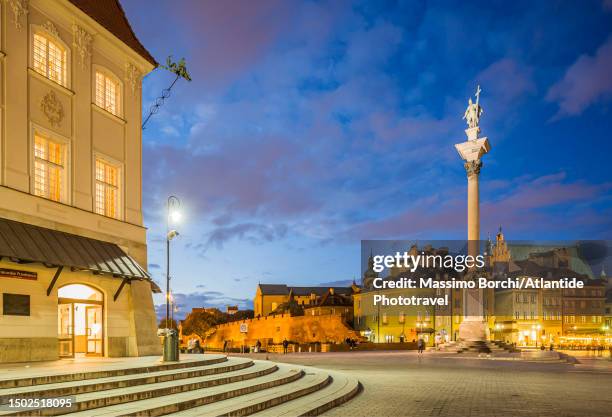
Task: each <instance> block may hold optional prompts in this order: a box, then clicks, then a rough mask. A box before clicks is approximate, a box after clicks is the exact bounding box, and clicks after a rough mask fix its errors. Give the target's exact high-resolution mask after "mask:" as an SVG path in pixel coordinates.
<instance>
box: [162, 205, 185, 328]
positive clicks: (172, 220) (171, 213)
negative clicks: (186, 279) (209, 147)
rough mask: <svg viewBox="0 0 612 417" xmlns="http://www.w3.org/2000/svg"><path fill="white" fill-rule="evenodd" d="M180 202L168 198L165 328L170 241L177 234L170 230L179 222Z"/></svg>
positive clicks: (167, 312) (168, 296) (168, 316)
mask: <svg viewBox="0 0 612 417" xmlns="http://www.w3.org/2000/svg"><path fill="white" fill-rule="evenodd" d="M180 208H181V200H179V199H178V197H176V196H173V195H171V196H170V197H168V203H167V210H168V213H167V217H166V231H167V234H166V328H168V319H169V318H170V241H171V240H172V239H174V238H175V237H177V236H178V235H179V233H178V232H177V231H176V230H175V229H170V227H171V226H174V225H175V224H176V223H177V222H178V221H179V220H180V217H181V215H180V211H179V210H180Z"/></svg>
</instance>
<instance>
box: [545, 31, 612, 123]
mask: <svg viewBox="0 0 612 417" xmlns="http://www.w3.org/2000/svg"><path fill="white" fill-rule="evenodd" d="M611 72H612V38H610V39H608V41H607V42H606V43H604V44H603V45H602V46H600V47H599V49H597V51H596V52H595V55H581V56H580V57H579V58H578V59H577V60H576V62H574V63H573V64H572V65H571V66H570V67H569V69H568V70H567V71H566V73H565V76H564V77H563V79H562V80H560V81H559V82H557V83H556V84H554V85H553V86H552V87H550V89H549V90H548V94H547V95H546V99H547V100H549V101H554V102H557V103H558V104H559V111H558V113H557V115H556V116H555V118H559V117H563V116H575V115H578V114H580V113H582V112H583V111H584V110H585V109H586V108H587V107H589V106H590V105H591V104H593V103H595V102H596V101H599V100H602V99H605V98H609V97H610V96H611V95H612V77H611V76H610V73H611Z"/></svg>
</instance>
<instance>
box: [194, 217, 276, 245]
mask: <svg viewBox="0 0 612 417" xmlns="http://www.w3.org/2000/svg"><path fill="white" fill-rule="evenodd" d="M286 234H287V225H284V224H276V225H264V224H254V223H241V224H235V225H232V226H226V227H219V228H217V229H215V230H214V231H212V232H211V233H210V234H209V235H208V238H207V240H206V244H205V246H204V248H205V249H206V248H209V247H211V246H214V247H216V248H218V249H222V248H223V245H224V244H225V243H226V242H228V241H230V240H232V239H241V240H246V241H248V242H250V243H251V244H256V245H257V244H261V243H263V242H272V241H274V240H277V239H281V238H283V237H285V235H286Z"/></svg>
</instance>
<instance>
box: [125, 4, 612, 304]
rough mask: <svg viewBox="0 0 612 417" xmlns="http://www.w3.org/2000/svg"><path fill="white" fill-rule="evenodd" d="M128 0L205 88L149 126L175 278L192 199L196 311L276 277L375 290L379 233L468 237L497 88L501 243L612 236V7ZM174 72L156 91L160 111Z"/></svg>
mask: <svg viewBox="0 0 612 417" xmlns="http://www.w3.org/2000/svg"><path fill="white" fill-rule="evenodd" d="M122 4H123V7H124V9H125V11H126V14H127V16H128V18H129V20H130V22H131V24H132V27H133V29H134V31H135V33H136V34H137V36H138V37H139V39H140V40H141V41H142V43H143V44H144V45H145V46H146V47H147V49H148V50H149V51H150V52H151V53H152V54H153V55H154V56H155V57H156V59H157V60H158V61H160V62H165V59H166V57H167V56H168V55H174V57H175V58H177V59H178V58H181V57H185V59H186V60H187V66H188V69H189V71H190V73H191V76H192V78H193V81H192V82H191V83H187V82H185V81H180V82H179V83H178V84H177V85H176V87H175V89H173V91H172V96H171V97H170V98H169V99H168V100H167V102H166V104H165V105H164V106H163V107H162V109H161V110H160V112H159V113H158V114H157V115H155V116H154V117H153V118H152V119H151V121H150V123H149V125H148V126H147V128H146V129H145V131H144V132H143V141H144V144H143V153H144V179H143V187H144V201H143V204H144V211H145V223H146V225H147V227H148V228H149V230H148V243H149V271H150V272H151V273H152V275H153V277H154V279H155V280H156V281H157V282H159V283H161V282H164V280H165V276H164V274H165V272H164V271H165V240H164V239H165V230H166V225H165V202H166V198H167V196H168V195H170V194H174V195H176V196H178V197H179V198H180V199H181V201H182V203H183V211H184V213H183V214H184V215H183V219H182V222H181V224H180V225H179V226H178V230H179V232H180V234H181V235H180V236H179V238H177V239H176V240H175V241H173V242H172V245H173V246H172V247H173V255H172V262H173V267H172V271H173V273H172V275H173V284H172V285H173V289H174V292H175V294H176V298H177V302H178V305H179V307H180V311H179V314H178V315H179V316H183V315H184V314H185V313H186V312H188V311H189V310H190V309H191V307H195V306H220V307H224V306H225V305H226V304H238V305H240V306H241V307H248V306H250V305H251V303H252V297H253V295H254V294H255V287H256V285H257V283H258V282H262V283H287V284H293V285H317V284H323V283H330V282H336V281H347V280H348V281H350V280H352V279H353V278H354V277H355V278H357V279H359V274H360V241H361V240H362V239H407V240H411V239H461V238H464V236H465V234H466V174H465V170H464V168H463V163H462V161H461V160H460V157H459V155H458V154H457V152H456V151H455V149H454V146H453V145H454V144H455V143H459V142H463V141H464V140H465V134H464V132H463V130H464V129H465V127H466V126H465V122H464V121H463V120H461V117H462V116H463V112H464V110H465V107H466V104H467V99H468V98H469V97H470V96H471V95H472V94H473V93H474V91H475V89H476V85H477V84H480V85H481V88H482V90H483V92H482V95H481V105H482V106H483V107H484V115H483V117H482V120H481V128H482V135H483V136H487V137H488V138H489V140H490V142H491V146H492V149H491V152H490V153H489V154H488V155H486V156H485V158H484V166H483V169H482V171H481V173H480V184H481V234H482V237H483V238H486V235H487V233H491V234H494V233H495V232H496V230H497V228H498V226H499V225H500V224H501V225H503V227H504V231H505V234H506V238H508V239H611V238H612V175H611V174H610V171H611V165H610V159H611V158H612V133H611V130H612V129H611V128H612V122H611V120H612V119H611V118H612V76H611V74H612V1H610V0H606V1H595V0H593V1H583V2H578V1H573V2H568V1H515V2H507V1H491V2H477V3H476V2H473V3H472V2H448V4H447V3H445V2H427V1H397V2H384V1H370V2H359V1H357V2H349V1H330V2H327V1H299V2H297V1H296V2H294V1H288V0H277V1H274V0H270V1H265V0H261V1H223V2H222V1H184V0H183V1H162V0H123V1H122ZM172 78H173V76H172V75H171V74H169V73H168V72H166V71H164V70H163V69H157V70H155V71H154V72H153V73H151V74H149V75H148V76H147V77H146V78H145V79H144V82H143V112H146V111H147V110H148V108H149V106H150V105H151V104H152V102H153V100H154V99H155V97H156V96H157V95H159V93H160V92H161V90H162V88H164V87H166V86H167V85H168V84H169V83H170V82H171V81H172ZM156 302H158V303H161V302H163V298H157V299H156Z"/></svg>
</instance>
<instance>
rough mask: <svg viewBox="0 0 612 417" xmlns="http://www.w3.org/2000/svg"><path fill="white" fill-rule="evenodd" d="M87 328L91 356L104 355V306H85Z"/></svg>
mask: <svg viewBox="0 0 612 417" xmlns="http://www.w3.org/2000/svg"><path fill="white" fill-rule="evenodd" d="M85 329H86V332H87V351H86V354H87V355H90V356H102V353H103V352H102V346H103V343H104V337H103V335H102V306H101V305H88V306H86V307H85Z"/></svg>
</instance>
